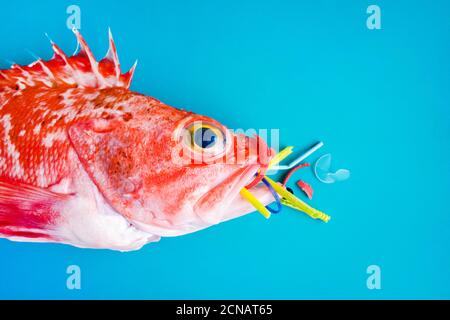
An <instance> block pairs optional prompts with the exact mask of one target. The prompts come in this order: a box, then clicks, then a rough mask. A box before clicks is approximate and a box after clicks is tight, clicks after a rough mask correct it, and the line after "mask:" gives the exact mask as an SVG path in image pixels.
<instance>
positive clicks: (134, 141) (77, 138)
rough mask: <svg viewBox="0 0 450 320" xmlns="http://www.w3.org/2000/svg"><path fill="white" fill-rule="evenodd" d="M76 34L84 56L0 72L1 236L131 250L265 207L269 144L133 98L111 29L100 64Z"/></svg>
mask: <svg viewBox="0 0 450 320" xmlns="http://www.w3.org/2000/svg"><path fill="white" fill-rule="evenodd" d="M74 32H75V35H76V37H77V38H78V42H79V45H80V48H81V49H80V51H79V53H78V54H76V55H74V56H71V57H68V56H66V55H65V54H64V53H63V52H62V51H61V49H60V48H59V47H58V46H57V45H56V44H54V43H53V42H52V48H53V50H54V56H53V58H52V59H51V60H49V61H42V60H37V61H35V62H33V63H32V64H30V65H28V66H19V65H17V64H14V65H12V67H11V68H10V69H8V70H0V237H4V238H8V239H10V240H16V241H34V242H58V243H66V244H71V245H74V246H78V247H87V248H109V249H114V250H122V251H127V250H135V249H139V248H140V247H142V246H143V245H144V244H146V243H149V242H154V241H157V240H159V239H160V237H164V236H177V235H181V234H185V233H190V232H194V231H197V230H200V229H203V228H206V227H208V226H211V225H213V224H217V223H219V222H222V221H225V220H229V219H232V218H235V217H238V216H241V215H244V214H246V213H249V212H252V211H254V209H253V207H252V206H251V205H250V204H249V203H248V202H247V201H246V200H245V199H243V198H242V197H241V196H240V195H239V191H240V190H241V189H242V188H243V187H244V186H247V185H248V184H249V183H250V182H251V181H252V180H254V179H255V176H257V175H256V173H257V172H258V171H259V170H261V169H264V168H265V167H267V164H268V161H269V160H270V159H271V157H272V156H273V151H272V150H271V149H269V148H268V147H267V146H266V145H265V144H264V142H263V141H262V140H261V139H259V138H258V137H243V136H242V135H235V134H233V133H232V132H231V131H230V130H228V129H227V128H226V127H225V126H223V125H222V124H220V123H218V122H217V121H215V120H213V119H211V118H208V117H205V116H201V115H196V114H193V113H191V112H187V111H183V110H179V109H176V108H173V107H170V106H168V105H166V104H164V103H162V102H160V101H158V100H157V99H154V98H152V97H148V96H145V95H142V94H139V93H136V92H132V91H130V90H129V87H130V83H131V79H132V77H133V72H134V68H135V67H134V66H133V67H132V68H131V70H130V71H128V72H127V73H124V74H122V73H121V70H120V64H119V60H118V57H117V53H116V47H115V45H114V41H113V39H112V37H111V34H110V38H109V43H110V48H109V51H108V53H107V55H106V57H105V58H104V59H102V60H101V61H96V60H95V58H94V56H93V54H92V52H91V51H90V49H89V47H88V46H87V44H86V42H85V41H84V39H83V38H82V37H81V35H80V34H79V32H78V31H76V30H75V31H74ZM205 137H207V139H205ZM255 145H256V146H257V147H256V148H255V147H252V146H255ZM261 176H262V175H261ZM257 182H258V181H253V183H250V184H251V185H250V186H249V187H252V189H251V190H252V193H253V194H255V195H256V196H257V197H258V198H259V199H260V201H261V202H263V203H264V204H267V203H268V202H270V201H272V200H271V195H270V192H269V191H268V190H265V189H264V187H262V186H261V184H258V185H256V183H257ZM255 185H256V186H255Z"/></svg>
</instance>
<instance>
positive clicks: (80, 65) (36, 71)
mask: <svg viewBox="0 0 450 320" xmlns="http://www.w3.org/2000/svg"><path fill="white" fill-rule="evenodd" d="M73 32H74V34H75V36H76V37H77V40H78V45H79V47H80V51H79V52H78V53H77V54H75V55H73V56H71V57H68V56H67V55H66V54H65V53H64V52H63V51H62V50H61V49H60V48H59V47H58V46H57V45H56V44H55V43H54V42H53V41H51V40H50V43H51V45H52V49H53V52H54V54H53V57H52V58H51V59H50V60H49V61H43V60H42V59H38V60H36V61H34V62H33V63H31V64H29V65H27V66H20V65H18V64H13V65H12V66H11V68H10V69H7V70H0V92H1V91H3V90H5V89H6V88H12V89H15V90H21V89H24V88H26V87H33V86H46V87H58V86H79V87H89V88H108V87H123V88H127V89H128V88H129V87H130V84H131V80H132V78H133V73H134V70H135V67H136V63H135V64H134V65H133V66H132V67H131V69H130V70H129V71H128V72H126V73H123V74H122V73H121V71H120V63H119V58H118V56H117V50H116V45H115V43H114V40H113V37H112V34H111V31H110V30H108V33H109V49H108V52H107V54H106V56H105V57H104V58H103V59H102V60H100V61H96V60H95V57H94V55H93V54H92V51H91V49H89V47H88V45H87V43H86V41H85V40H84V38H83V37H82V36H81V34H80V32H79V31H78V30H76V29H73Z"/></svg>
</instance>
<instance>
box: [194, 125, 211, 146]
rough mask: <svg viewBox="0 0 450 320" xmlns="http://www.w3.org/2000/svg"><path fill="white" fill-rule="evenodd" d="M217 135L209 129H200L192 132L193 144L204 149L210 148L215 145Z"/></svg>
mask: <svg viewBox="0 0 450 320" xmlns="http://www.w3.org/2000/svg"><path fill="white" fill-rule="evenodd" d="M216 140H217V135H216V134H215V133H214V131H213V130H211V129H209V128H200V129H197V130H195V132H194V142H195V144H196V145H197V146H199V147H202V148H204V149H207V148H211V147H212V146H214V145H215V144H216Z"/></svg>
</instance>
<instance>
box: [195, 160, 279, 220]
mask: <svg viewBox="0 0 450 320" xmlns="http://www.w3.org/2000/svg"><path fill="white" fill-rule="evenodd" d="M260 168H261V166H260V165H258V164H252V165H248V166H246V167H244V168H240V169H238V170H237V171H235V172H234V173H233V174H231V175H230V176H228V177H227V178H226V179H225V180H224V181H222V182H220V183H219V184H218V185H216V186H215V187H214V188H213V189H211V190H210V191H209V192H208V193H206V194H205V195H203V196H202V197H201V198H200V199H199V200H198V201H197V203H196V204H195V206H194V212H195V214H196V215H197V216H198V217H199V218H200V219H201V220H202V221H203V222H204V223H205V224H207V225H212V224H217V223H220V222H223V221H227V220H231V219H234V218H237V217H240V216H243V215H245V214H248V213H250V212H253V211H255V208H254V207H253V206H252V205H251V204H250V203H249V202H248V201H247V200H246V199H244V198H243V197H242V196H241V194H240V191H241V190H242V188H244V187H245V186H247V185H248V184H249V183H251V182H252V181H253V180H254V179H255V176H256V174H257V173H258V172H259V171H260ZM251 192H252V194H253V195H254V196H255V197H257V198H258V200H259V201H260V202H261V203H262V204H264V205H267V204H269V203H271V202H273V201H274V199H273V196H272V194H271V192H270V191H269V190H268V189H267V188H266V187H265V186H263V185H261V184H258V185H256V186H254V187H252V188H251ZM218 195H221V196H220V198H221V200H220V201H217V198H218Z"/></svg>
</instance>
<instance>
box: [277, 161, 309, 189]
mask: <svg viewBox="0 0 450 320" xmlns="http://www.w3.org/2000/svg"><path fill="white" fill-rule="evenodd" d="M304 167H309V163H306V162H305V163H302V164H300V165H298V166H296V167H295V168H293V169H291V171H289V173H288V174H287V175H286V177H285V178H284V180H283V186H284V187H285V186H286V183H287V182H288V181H289V179H290V178H291V176H292V175H293V174H294V172H295V171H297V170H298V169H301V168H304Z"/></svg>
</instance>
